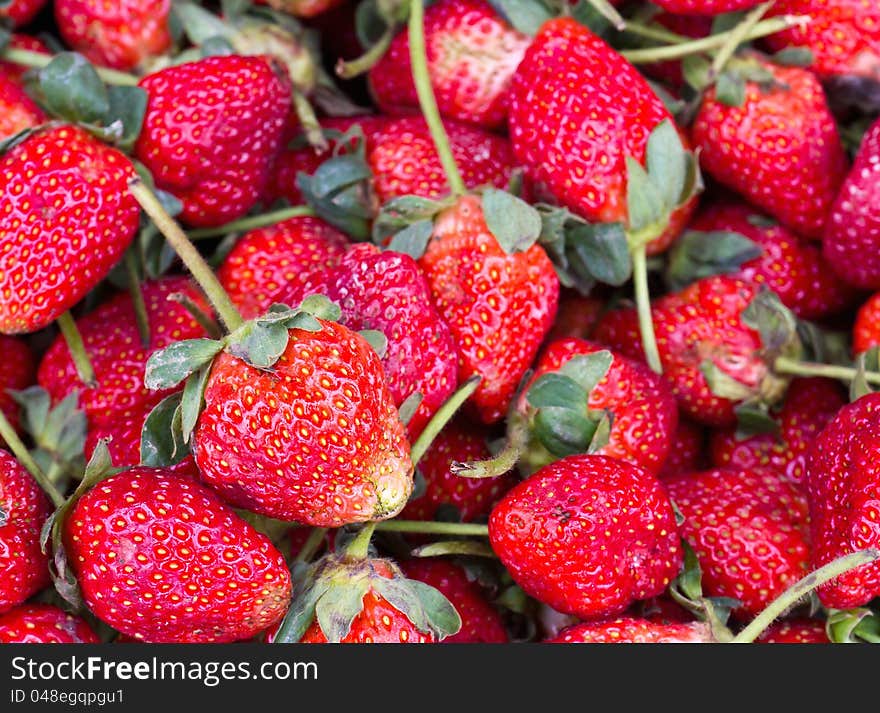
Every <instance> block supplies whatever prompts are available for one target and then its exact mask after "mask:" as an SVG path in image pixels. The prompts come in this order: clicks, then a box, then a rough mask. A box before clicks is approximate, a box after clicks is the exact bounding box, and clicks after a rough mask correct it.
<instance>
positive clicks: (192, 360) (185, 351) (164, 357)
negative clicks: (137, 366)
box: [144, 339, 223, 391]
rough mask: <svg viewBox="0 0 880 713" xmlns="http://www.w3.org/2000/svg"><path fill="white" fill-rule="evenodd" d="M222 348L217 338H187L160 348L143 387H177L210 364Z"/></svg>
mask: <svg viewBox="0 0 880 713" xmlns="http://www.w3.org/2000/svg"><path fill="white" fill-rule="evenodd" d="M221 349H223V342H220V341H216V340H214V339H187V340H184V341H182V342H175V343H174V344H171V345H169V346H167V347H165V348H164V349H160V350H159V351H157V352H154V353H153V354H152V355H151V356H150V358H149V359H148V360H147V366H146V370H145V372H144V386H146V387H147V388H148V389H150V390H153V391H156V390H159V389H170V388H171V387H172V386H177V384H179V383H180V382H181V381H183V380H184V379H185V378H186V377H188V376H189V375H190V374H192V373H193V372H194V371H196V370H198V369H200V368H201V367H203V366H205V365H207V364H208V363H209V362H211V360H213V358H214V357H215V356H216V355H217V354H218V353H219V352H220V350H221Z"/></svg>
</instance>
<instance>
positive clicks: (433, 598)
mask: <svg viewBox="0 0 880 713" xmlns="http://www.w3.org/2000/svg"><path fill="white" fill-rule="evenodd" d="M372 586H373V589H374V590H375V591H376V593H377V594H378V595H379V596H381V597H382V598H383V599H385V600H387V601H388V602H389V603H390V604H391V605H392V606H393V607H394V608H395V609H397V610H398V611H400V612H402V613H403V614H405V615H406V617H407V618H408V619H409V620H410V621H411V622H412V623H413V625H414V626H415V627H416V628H417V629H418V630H419V631H422V632H426V633H427V632H430V633H433V634H434V636H435V637H437V639H438V640H440V641H442V640H443V639H445V638H446V637H447V636H452V635H453V634H456V633H458V631H459V630H460V629H461V617H460V616H459V614H458V611H456V609H455V607H454V606H453V605H452V603H451V602H450V601H449V600H448V599H447V598H446V597H445V596H444V595H443V594H442V593H441V592H440V590H438V589H436V588H434V587H432V586H431V585H429V584H425V583H424V582H419V581H418V580H415V579H406V578H404V577H402V576H400V577H394V578H392V579H386V578H384V577H375V578H374V579H373V581H372Z"/></svg>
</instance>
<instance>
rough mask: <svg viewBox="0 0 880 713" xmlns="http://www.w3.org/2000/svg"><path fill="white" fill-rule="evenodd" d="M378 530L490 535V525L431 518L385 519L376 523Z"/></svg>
mask: <svg viewBox="0 0 880 713" xmlns="http://www.w3.org/2000/svg"><path fill="white" fill-rule="evenodd" d="M374 524H375V526H376V531H377V532H414V533H421V534H423V535H458V536H461V537H488V536H489V526H488V525H481V524H479V523H469V522H434V521H431V520H385V521H384V522H377V523H374Z"/></svg>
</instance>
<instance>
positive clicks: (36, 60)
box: [0, 47, 139, 87]
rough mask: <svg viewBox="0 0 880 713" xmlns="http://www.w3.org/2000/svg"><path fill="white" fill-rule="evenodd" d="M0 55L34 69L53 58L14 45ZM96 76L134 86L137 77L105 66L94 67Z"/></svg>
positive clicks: (40, 67)
mask: <svg viewBox="0 0 880 713" xmlns="http://www.w3.org/2000/svg"><path fill="white" fill-rule="evenodd" d="M0 57H2V58H3V59H5V60H6V61H7V62H12V63H13V64H18V65H21V66H22V67H33V68H34V69H42V68H43V67H45V66H46V65H48V64H49V62H51V61H52V60H53V59H54V56H53V55H51V54H43V53H42V52H32V51H31V50H23V49H18V48H15V47H7V48H6V49H5V50H3V51H2V52H0ZM95 71H96V72H97V73H98V76H99V77H100V78H101V79H103V80H104V81H105V82H107V84H117V85H120V86H127V87H134V86H137V83H138V81H139V80H138V78H137V77H136V76H134V75H133V74H128V73H126V72H119V71H117V70H115V69H108V68H107V67H97V66H96V67H95Z"/></svg>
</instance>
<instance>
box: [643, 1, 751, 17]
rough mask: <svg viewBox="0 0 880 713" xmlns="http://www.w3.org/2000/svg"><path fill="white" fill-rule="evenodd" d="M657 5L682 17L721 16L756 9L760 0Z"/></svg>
mask: <svg viewBox="0 0 880 713" xmlns="http://www.w3.org/2000/svg"><path fill="white" fill-rule="evenodd" d="M656 4H657V5H659V6H660V7H662V8H663V9H664V10H666V11H667V12H675V13H680V14H682V15H721V14H722V13H725V12H734V11H736V10H746V9H748V8H750V7H754V6H755V5H757V4H758V0H656Z"/></svg>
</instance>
